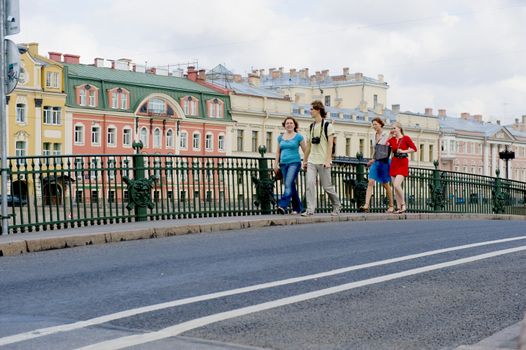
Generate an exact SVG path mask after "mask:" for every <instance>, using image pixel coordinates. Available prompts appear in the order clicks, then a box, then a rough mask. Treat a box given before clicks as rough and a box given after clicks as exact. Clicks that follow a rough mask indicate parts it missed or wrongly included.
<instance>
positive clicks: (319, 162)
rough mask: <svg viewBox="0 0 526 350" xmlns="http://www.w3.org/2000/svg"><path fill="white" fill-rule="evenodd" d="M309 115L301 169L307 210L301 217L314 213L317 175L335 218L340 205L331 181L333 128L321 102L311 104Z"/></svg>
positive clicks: (338, 212)
mask: <svg viewBox="0 0 526 350" xmlns="http://www.w3.org/2000/svg"><path fill="white" fill-rule="evenodd" d="M310 114H311V117H312V118H313V119H314V122H313V123H312V124H311V126H310V128H309V129H310V132H309V136H308V138H307V139H308V142H307V147H306V150H305V154H304V155H303V169H306V170H307V176H306V187H307V189H306V197H307V210H306V211H305V212H303V213H302V214H301V215H302V216H310V215H313V214H314V212H315V211H316V187H317V186H316V178H317V175H319V176H320V184H321V186H322V187H323V190H324V191H325V193H327V195H328V196H329V199H330V201H331V203H332V212H331V215H333V216H336V215H339V214H340V210H341V203H340V199H339V198H338V194H337V193H336V190H335V188H334V186H333V185H332V181H331V165H332V152H333V148H334V127H333V125H332V124H331V123H329V122H327V121H326V120H325V117H326V116H327V112H326V111H325V106H324V105H323V103H322V102H321V101H314V102H312V103H311V109H310Z"/></svg>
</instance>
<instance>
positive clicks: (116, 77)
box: [64, 64, 218, 95]
mask: <svg viewBox="0 0 526 350" xmlns="http://www.w3.org/2000/svg"><path fill="white" fill-rule="evenodd" d="M64 66H65V67H67V70H68V76H70V77H79V78H89V79H97V80H105V81H113V82H120V83H127V84H131V85H140V86H152V87H162V88H169V89H175V90H185V91H195V92H204V93H210V94H215V95H217V94H218V93H217V92H216V91H214V90H212V89H210V88H207V87H205V86H202V85H199V84H197V83H195V82H193V81H191V80H188V79H185V78H178V77H174V76H164V75H155V74H147V73H139V72H131V71H128V70H119V69H112V68H106V67H95V66H91V65H85V64H64Z"/></svg>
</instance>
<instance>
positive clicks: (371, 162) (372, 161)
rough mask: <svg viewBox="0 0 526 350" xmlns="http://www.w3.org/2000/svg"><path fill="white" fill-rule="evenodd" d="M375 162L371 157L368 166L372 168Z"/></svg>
mask: <svg viewBox="0 0 526 350" xmlns="http://www.w3.org/2000/svg"><path fill="white" fill-rule="evenodd" d="M373 163H374V159H370V160H369V161H368V162H367V167H368V168H370V167H371V165H373Z"/></svg>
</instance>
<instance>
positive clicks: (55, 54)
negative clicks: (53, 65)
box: [48, 52, 62, 62]
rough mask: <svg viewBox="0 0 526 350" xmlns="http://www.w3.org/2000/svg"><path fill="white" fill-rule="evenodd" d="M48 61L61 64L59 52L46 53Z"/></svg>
mask: <svg viewBox="0 0 526 350" xmlns="http://www.w3.org/2000/svg"><path fill="white" fill-rule="evenodd" d="M48 54H49V59H50V60H52V61H55V62H62V54H61V53H60V52H48Z"/></svg>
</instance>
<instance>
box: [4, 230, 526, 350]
mask: <svg viewBox="0 0 526 350" xmlns="http://www.w3.org/2000/svg"><path fill="white" fill-rule="evenodd" d="M525 266H526V230H525V229H524V223H523V222H522V221H455V222H447V221H378V222H345V223H327V224H312V225H297V226H279V227H269V228H263V229H246V230H241V231H226V232H220V233H210V234H193V235H186V236H177V237H171V238H166V239H152V240H145V241H133V242H122V243H116V244H107V245H97V246H90V247H79V248H71V249H63V250H55V251H47V252H42V253H33V254H27V255H21V256H15V257H2V258H0V293H1V294H0V349H39V350H40V349H53V350H62V349H97V350H100V349H121V348H128V349H161V350H162V349H195V350H216V349H217V350H225V349H298V350H299V349H302V350H303V349H346V350H348V349H404V350H410V349H419V350H421V349H438V350H444V349H455V348H456V347H458V346H460V345H463V344H474V343H477V342H478V341H480V340H482V339H484V338H487V337H489V336H490V335H492V334H494V333H496V332H498V331H500V330H502V329H504V328H506V327H508V326H511V325H514V324H517V322H519V321H520V320H521V319H522V318H523V317H524V312H525V311H526V292H525V288H526V272H525V271H526V269H525Z"/></svg>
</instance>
